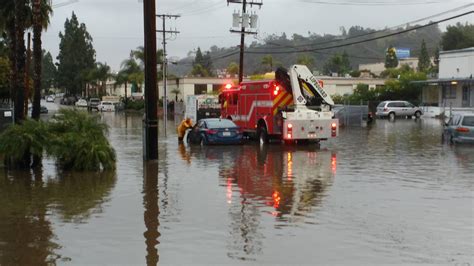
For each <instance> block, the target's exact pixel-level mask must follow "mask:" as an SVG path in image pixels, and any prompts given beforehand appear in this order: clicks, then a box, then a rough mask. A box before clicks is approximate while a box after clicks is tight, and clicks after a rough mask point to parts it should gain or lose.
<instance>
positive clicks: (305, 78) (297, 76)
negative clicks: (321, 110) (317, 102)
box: [289, 65, 334, 106]
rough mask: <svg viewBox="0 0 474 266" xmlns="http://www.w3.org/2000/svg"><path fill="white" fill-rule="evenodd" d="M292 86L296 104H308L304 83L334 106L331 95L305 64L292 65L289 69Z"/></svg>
mask: <svg viewBox="0 0 474 266" xmlns="http://www.w3.org/2000/svg"><path fill="white" fill-rule="evenodd" d="M289 75H290V81H291V87H292V91H293V99H295V104H296V105H300V106H302V105H306V99H305V97H304V96H303V93H302V90H303V88H302V87H303V83H305V85H307V86H308V87H309V89H310V90H311V91H312V92H313V93H317V94H319V95H320V96H321V98H322V99H323V101H324V102H325V103H326V104H327V105H330V106H334V101H333V100H332V98H331V96H329V94H327V93H326V91H325V90H324V89H323V88H322V87H321V85H320V84H319V82H318V79H316V77H315V76H314V75H313V73H311V71H309V69H308V67H306V66H305V65H292V66H291V68H290V71H289Z"/></svg>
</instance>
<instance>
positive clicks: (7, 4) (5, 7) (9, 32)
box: [0, 0, 17, 101]
mask: <svg viewBox="0 0 474 266" xmlns="http://www.w3.org/2000/svg"><path fill="white" fill-rule="evenodd" d="M12 10H15V1H14V0H5V1H3V4H2V5H1V6H0V27H1V28H0V29H1V32H2V33H3V32H5V33H6V36H7V39H8V50H9V56H8V59H9V61H10V69H11V75H10V77H9V79H10V99H11V100H12V101H14V100H15V98H16V97H15V96H14V95H13V88H14V87H15V86H16V85H15V84H16V80H17V72H16V53H15V50H16V28H15V12H12Z"/></svg>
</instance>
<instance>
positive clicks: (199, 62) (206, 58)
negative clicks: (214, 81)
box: [191, 47, 212, 77]
mask: <svg viewBox="0 0 474 266" xmlns="http://www.w3.org/2000/svg"><path fill="white" fill-rule="evenodd" d="M211 73H212V59H211V54H210V53H209V52H206V54H205V55H203V54H202V52H201V48H199V47H198V49H197V51H196V56H195V58H194V61H193V70H192V71H191V74H192V75H197V76H201V77H208V76H211Z"/></svg>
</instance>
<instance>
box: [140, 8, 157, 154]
mask: <svg viewBox="0 0 474 266" xmlns="http://www.w3.org/2000/svg"><path fill="white" fill-rule="evenodd" d="M143 23H144V42H145V43H144V48H145V119H144V121H143V127H144V128H143V130H144V133H145V134H144V140H143V159H144V160H146V161H148V160H156V159H158V107H157V102H158V97H157V95H158V91H157V84H156V70H157V68H156V11H155V0H144V1H143Z"/></svg>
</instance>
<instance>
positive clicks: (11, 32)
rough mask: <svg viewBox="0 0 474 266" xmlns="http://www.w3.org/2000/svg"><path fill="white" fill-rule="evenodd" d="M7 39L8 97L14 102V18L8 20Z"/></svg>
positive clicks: (15, 77) (15, 75) (15, 73)
mask: <svg viewBox="0 0 474 266" xmlns="http://www.w3.org/2000/svg"><path fill="white" fill-rule="evenodd" d="M7 27H8V39H9V40H10V42H9V49H10V54H9V60H10V99H11V101H13V102H15V99H16V97H15V95H14V94H13V93H14V90H13V88H15V87H16V79H17V72H16V27H15V20H14V19H11V20H9V21H8V26H7Z"/></svg>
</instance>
